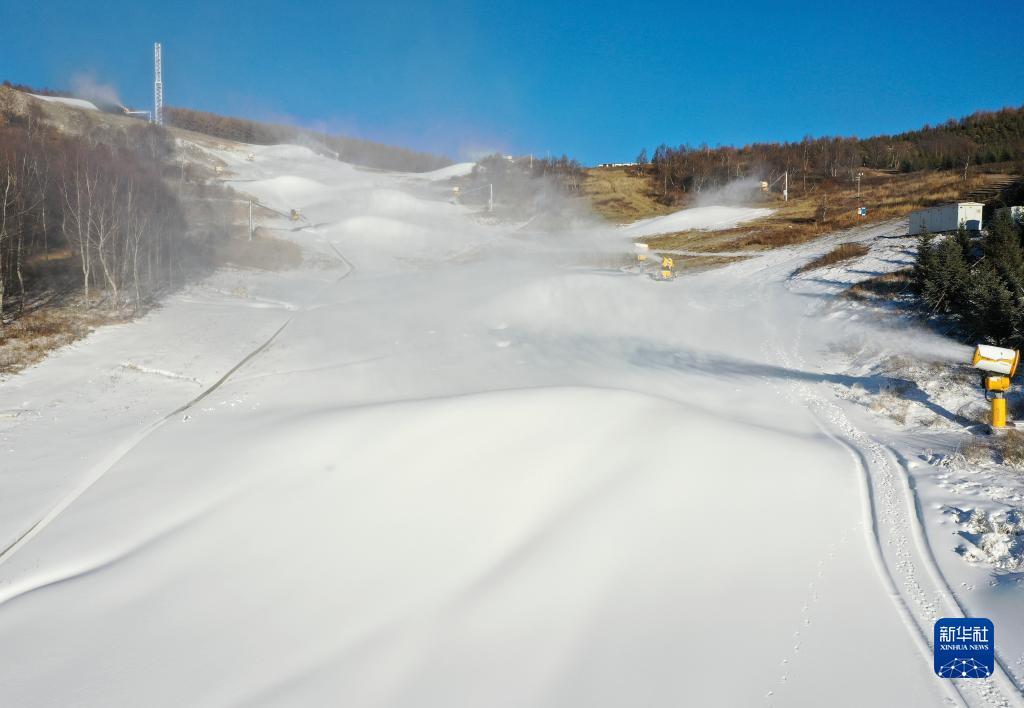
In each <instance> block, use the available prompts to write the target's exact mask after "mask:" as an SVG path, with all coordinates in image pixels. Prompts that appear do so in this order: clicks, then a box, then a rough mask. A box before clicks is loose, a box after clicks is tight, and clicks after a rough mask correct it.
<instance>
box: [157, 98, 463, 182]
mask: <svg viewBox="0 0 1024 708" xmlns="http://www.w3.org/2000/svg"><path fill="white" fill-rule="evenodd" d="M164 115H165V118H166V121H167V123H168V124H169V125H173V126H174V127H176V128H182V129H184V130H193V131H195V132H197V133H204V134H206V135H212V136H214V137H218V138H224V139H225V140H235V141H237V142H241V143H250V144H254V145H274V144H277V143H296V144H299V145H306V146H308V147H311V148H313V149H315V150H317V151H318V152H321V153H335V154H336V155H337V157H338V159H339V160H342V161H344V162H349V163H352V164H354V165H363V166H365V167H375V168H378V169H382V170H397V171H403V172H428V171H430V170H436V169H439V168H441V167H446V166H448V165H450V164H451V160H449V159H448V158H446V157H441V156H440V155H432V154H430V153H426V152H417V151H415V150H407V149H405V148H400V147H394V146H392V145H384V144H382V143H376V142H373V141H370V140H359V139H356V138H347V137H344V136H341V135H331V134H328V133H323V132H319V131H315V130H309V129H307V128H298V127H295V126H289V125H275V124H272V123H260V122H258V121H253V120H247V119H245V118H231V117H228V116H222V115H218V114H216V113H206V112H204V111H194V110H191V109H188V108H166V109H165V110H164Z"/></svg>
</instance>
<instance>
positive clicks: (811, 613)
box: [764, 524, 860, 706]
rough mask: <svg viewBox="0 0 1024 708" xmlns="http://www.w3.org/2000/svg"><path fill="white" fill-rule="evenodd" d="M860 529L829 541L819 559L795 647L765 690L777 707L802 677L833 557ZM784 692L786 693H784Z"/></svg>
mask: <svg viewBox="0 0 1024 708" xmlns="http://www.w3.org/2000/svg"><path fill="white" fill-rule="evenodd" d="M859 530H860V524H858V525H857V526H855V527H854V528H852V529H849V530H847V531H843V533H842V534H841V536H840V538H839V540H838V541H836V542H833V543H831V544H829V547H828V551H827V552H826V554H825V556H824V557H823V558H821V559H820V560H818V562H817V564H816V566H815V571H814V575H813V577H812V579H811V581H810V582H809V583H808V584H807V598H806V600H805V601H804V604H803V606H802V607H801V608H800V619H799V621H798V622H797V626H796V629H795V630H794V631H793V634H792V641H793V643H792V646H791V648H790V650H789V651H788V652H787V653H786V654H785V655H784V656H783V657H782V659H781V660H780V661H779V671H780V674H779V678H778V680H777V681H776V683H775V687H774V688H771V689H769V690H768V691H766V692H765V696H764V697H765V699H766V701H767V705H769V706H774V705H776V703H775V702H776V701H777V700H780V699H782V698H784V697H785V693H784V692H783V690H784V689H785V687H786V686H788V685H790V684H791V683H792V682H793V679H794V678H798V677H799V675H800V674H799V666H800V649H801V647H802V646H803V642H804V639H805V637H806V636H807V634H808V633H809V632H811V631H812V630H811V628H812V626H813V625H814V620H815V618H816V617H817V615H818V608H819V606H820V605H821V596H820V594H819V593H820V592H821V585H822V582H823V581H824V579H825V573H826V572H827V571H828V569H829V567H830V566H831V565H832V561H833V559H835V557H836V553H838V552H839V550H840V547H841V546H845V545H846V544H847V542H848V540H849V537H850V536H851V535H852V534H853V533H856V532H857V531H859ZM780 694H782V695H781V696H780Z"/></svg>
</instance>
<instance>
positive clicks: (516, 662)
mask: <svg viewBox="0 0 1024 708" xmlns="http://www.w3.org/2000/svg"><path fill="white" fill-rule="evenodd" d="M252 150H253V152H254V153H255V160H254V161H252V162H249V161H248V160H246V159H245V153H244V152H238V153H234V152H228V151H225V152H221V153H218V157H220V158H222V159H224V160H225V162H227V163H228V166H229V168H230V170H231V171H232V172H234V173H235V174H236V175H237V181H236V182H235V183H234V185H233V186H234V187H235V188H237V189H239V190H241V191H244V192H247V193H250V194H252V195H254V196H256V197H258V198H259V199H260V200H261V201H262V202H263V203H265V204H268V205H269V206H272V207H274V208H276V209H279V210H281V211H283V212H287V210H288V209H291V208H298V209H300V210H301V212H302V214H303V215H304V217H305V219H306V221H305V222H304V223H303V225H302V228H301V229H300V230H298V231H291V230H290V229H291V228H293V226H294V224H292V223H291V222H288V221H286V220H281V221H280V222H278V223H276V224H269V226H272V227H274V226H276V227H279V228H281V232H280V233H281V235H282V237H286V238H292V239H294V240H296V241H297V242H298V243H300V244H301V245H302V246H303V248H304V249H305V250H306V252H307V254H308V256H309V258H308V261H307V265H306V266H305V267H303V268H302V269H299V270H296V271H291V272H287V273H280V274H266V273H263V274H261V273H251V272H242V271H223V272H220V273H218V274H217V275H215V276H214V277H212V278H211V279H210V280H208V281H207V282H205V283H203V284H201V285H199V286H196V287H194V288H191V289H190V290H188V291H186V292H184V293H182V294H180V295H178V296H176V297H175V298H173V299H172V300H171V301H170V302H168V303H167V304H166V306H164V307H163V308H161V309H159V310H156V311H154V312H153V313H151V314H150V315H148V316H147V317H146V318H144V319H143V320H142V321H140V322H138V323H134V324H129V325H124V326H121V327H116V328H108V329H105V330H102V331H100V332H98V333H97V334H95V335H94V336H92V337H90V338H88V339H87V340H84V341H83V342H82V343H80V344H78V345H76V346H75V347H73V348H70V349H67V350H65V351H62V352H60V353H58V354H57V355H55V356H54V357H52V358H50V359H49V360H47V361H46V362H44V363H43V364H41V365H40V366H38V367H35V368H33V369H31V370H29V371H27V372H25V373H24V374H23V375H21V376H18V377H15V378H13V379H10V380H8V381H6V382H4V383H3V384H2V385H0V394H2V395H3V397H4V400H5V401H9V402H10V403H8V404H6V405H9V406H10V408H9V409H7V411H6V413H7V415H6V416H0V436H2V437H0V440H2V442H3V446H2V449H3V453H2V454H3V458H2V459H3V465H2V470H3V471H2V474H0V505H2V507H0V512H2V513H0V534H2V538H0V549H3V548H6V550H2V551H0V637H3V642H0V705H67V704H72V703H74V704H76V705H95V706H136V705H147V706H181V705H209V706H220V705H238V704H251V705H334V704H337V703H339V702H340V703H344V704H345V705H347V706H415V707H416V708H422V707H424V706H481V705H486V706H525V705H529V706H584V705H585V706H622V705H775V704H778V705H806V706H819V705H833V704H847V705H864V704H884V705H901V706H909V705H941V704H943V702H944V701H945V702H952V704H956V703H958V702H963V701H966V702H967V703H968V704H970V705H986V704H998V701H1000V700H1004V701H1017V700H1018V697H1017V696H1016V695H1015V693H1014V692H1013V690H1012V688H1011V689H1008V688H1007V686H1008V685H1009V684H1008V682H1007V681H1006V680H1004V679H1003V678H1000V679H999V681H995V682H994V681H984V682H975V683H974V685H973V686H966V685H962V684H964V683H965V682H949V681H940V680H938V679H937V678H935V677H934V676H933V675H932V673H931V666H930V656H929V654H928V647H927V642H928V639H927V638H926V637H925V636H924V635H925V630H924V628H923V623H926V621H927V617H928V616H929V615H928V613H929V612H932V613H935V612H940V613H943V614H948V613H956V612H957V611H958V610H957V608H956V605H955V603H954V602H952V601H951V599H950V596H949V592H948V588H946V589H944V586H943V580H942V576H940V575H934V574H933V569H932V567H931V566H929V565H926V563H925V561H926V558H925V556H926V554H927V547H926V546H921V545H919V544H920V541H921V539H920V538H918V537H917V536H915V535H914V534H913V532H912V529H910V528H909V527H908V526H907V516H906V515H907V514H908V513H911V512H912V505H911V506H907V499H909V498H912V497H903V496H900V495H899V491H900V489H902V488H901V487H900V486H899V485H900V484H901V482H900V481H899V479H900V478H898V477H897V476H896V475H898V474H899V469H900V468H899V467H898V466H894V467H891V468H886V467H884V464H885V460H886V459H887V458H886V457H885V455H886V453H885V452H884V450H882V451H881V452H879V455H881V457H877V458H876V457H873V456H872V455H874V454H875V453H874V452H873V451H874V448H873V447H872V446H871V445H872V444H873V439H872V438H871V435H870V434H869V433H866V432H864V431H863V430H862V429H861V428H858V427H857V426H856V425H855V424H854V423H852V422H850V420H849V419H846V422H845V423H844V422H843V420H844V419H843V418H842V417H841V416H840V415H838V414H834V411H833V409H832V408H829V406H832V405H838V404H836V403H835V400H836V399H835V396H834V395H833V394H832V392H831V387H832V386H833V385H834V384H835V383H836V381H835V380H833V379H831V378H829V376H827V375H826V373H825V368H824V367H825V366H826V365H831V360H830V359H827V358H826V357H825V354H824V352H827V351H828V345H829V343H830V342H832V341H834V340H835V339H837V338H838V337H840V336H843V337H845V336H847V335H848V333H849V332H850V331H851V326H850V324H849V322H847V321H843V322H842V323H841V325H840V326H838V327H837V326H835V325H833V324H832V321H831V320H830V319H829V318H827V317H823V316H822V315H823V313H824V314H827V311H823V310H822V308H823V307H825V306H827V301H826V299H825V298H824V297H807V296H806V295H807V293H804V292H801V291H800V290H799V289H794V287H793V286H792V283H791V281H790V279H789V275H790V274H791V273H792V271H793V269H794V267H795V266H796V265H797V264H799V263H801V262H803V261H804V260H806V259H807V258H809V257H811V256H813V255H815V254H816V253H820V252H821V251H822V250H825V249H827V248H829V247H831V245H832V243H831V242H829V241H826V242H824V243H821V244H812V245H809V246H804V247H800V248H794V249H789V250H786V251H777V252H771V253H768V254H764V255H760V256H758V257H757V258H752V259H750V260H747V261H744V262H742V263H738V264H736V265H734V266H731V267H729V268H724V269H720V270H716V271H713V272H707V273H703V274H699V275H696V276H692V277H685V278H680V279H677V280H675V281H672V282H655V281H652V280H649V279H646V278H644V277H640V276H637V275H635V274H631V273H626V272H619V271H613V270H612V271H609V270H588V269H583V268H580V267H579V266H578V262H575V261H573V260H572V258H571V256H573V255H575V254H577V253H578V252H579V250H580V249H581V248H582V247H583V246H584V245H585V244H587V243H591V242H592V243H594V244H595V245H598V244H599V245H601V247H602V248H604V247H605V245H606V244H607V243H608V241H609V240H610V239H617V240H619V241H620V242H621V244H622V252H623V253H626V252H628V251H629V249H630V240H631V238H632V237H633V236H635V235H636V234H635V233H629V232H628V230H627V233H623V232H622V231H618V230H615V229H606V228H604V227H598V226H594V227H592V228H589V229H584V230H582V231H581V232H579V233H572V234H555V235H551V234H542V233H532V232H530V231H529V229H528V228H525V229H524V228H513V227H506V226H501V225H498V226H495V225H488V224H484V223H480V222H478V221H477V220H475V219H474V218H473V215H472V214H471V213H470V212H469V211H468V210H467V209H466V208H464V207H461V206H456V205H452V204H448V203H446V202H443V201H430V200H426V199H422V198H418V197H416V196H414V195H412V194H409V193H408V192H406V191H404V190H403V184H405V183H406V182H405V177H404V176H402V175H390V174H384V173H372V172H366V171H360V170H355V169H353V168H351V167H349V166H347V165H344V164H341V163H338V162H335V161H331V160H327V159H323V158H320V157H318V156H316V155H315V154H313V153H312V152H311V151H309V150H306V149H304V148H297V147H287V146H277V147H267V148H260V147H256V148H252ZM694 211H699V210H694ZM711 213H714V214H715V216H714V217H713V218H710V217H708V216H707V215H709V214H711ZM723 214H724V212H721V211H716V212H701V213H700V214H690V215H688V216H687V215H686V214H685V213H683V214H679V215H673V216H675V217H676V221H674V222H673V224H675V225H673V226H672V230H677V229H678V228H708V227H713V226H716V225H720V224H721V223H722V222H723V221H729V220H730V219H731V220H732V221H731V223H736V222H737V221H738V220H739V219H741V218H746V216H748V215H745V214H740V215H737V214H736V213H735V212H734V211H730V214H731V216H728V218H726V217H725V216H723ZM664 218H668V217H664ZM750 218H753V217H752V216H751V217H750ZM687 220H688V221H687ZM683 222H686V223H690V224H700V226H693V225H691V226H685V227H679V226H678V223H683ZM659 228H661V227H659ZM886 228H888V229H889V231H886V230H885V229H884V228H883V229H882V230H880V231H878V232H864V233H863V234H861V235H860V236H858V237H860V238H864V239H868V238H871V237H872V236H876V235H879V234H889V235H891V232H893V231H896V230H898V228H899V227H898V226H889V227H886ZM652 233H653V232H652ZM560 249H564V252H560ZM567 262H572V265H573V266H574V267H572V268H567V267H565V265H564V264H565V263H567ZM818 295H821V293H818ZM863 331H864V332H866V333H867V334H865V336H871V334H870V333H871V332H872V331H873V330H872V329H871V327H870V326H867V325H865V328H864V330H863ZM841 412H842V411H841V410H840V413H841ZM55 441H59V443H60V444H54V442H55ZM851 453H852V454H851ZM873 465H874V466H873ZM885 473H888V474H889V475H890V477H889V478H887V479H888V480H889V488H888V489H889V490H890V491H892V494H893V496H891V497H887V498H886V500H887V501H888V503H889V504H890V506H889V507H887V508H886V511H887V512H888V513H889V516H885V517H882V519H883V521H884V522H885V523H886V524H889V525H888V526H886V527H885V529H884V530H883V531H884V533H885V534H886V535H884V537H881V538H880V537H879V536H878V533H879V532H878V529H877V528H876V523H877V520H878V518H879V517H877V516H876V515H875V513H874V512H873V511H872V509H873V503H874V497H873V496H872V495H873V494H874V493H876V492H875V491H874V490H873V488H872V484H873V480H874V479H875V477H873V475H882V474H885ZM901 514H902V516H901ZM889 541H891V544H892V545H891V547H890V548H889V549H888V550H887V547H886V542H889ZM901 573H902V575H901ZM908 573H909V575H908ZM1010 658H1011V659H1012V658H1014V657H1010ZM1014 670H1018V669H1016V668H1015V669H1014ZM979 686H980V687H979ZM990 699H991V701H993V703H987V701H989V700H990Z"/></svg>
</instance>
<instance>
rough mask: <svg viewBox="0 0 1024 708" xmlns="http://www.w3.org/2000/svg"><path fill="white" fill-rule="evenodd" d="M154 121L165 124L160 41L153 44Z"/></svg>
mask: <svg viewBox="0 0 1024 708" xmlns="http://www.w3.org/2000/svg"><path fill="white" fill-rule="evenodd" d="M153 122H154V123H156V124H157V125H163V124H164V77H163V66H162V61H161V59H160V42H156V43H154V44H153Z"/></svg>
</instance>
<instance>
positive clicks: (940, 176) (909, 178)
mask: <svg viewBox="0 0 1024 708" xmlns="http://www.w3.org/2000/svg"><path fill="white" fill-rule="evenodd" d="M864 172H865V177H864V179H863V180H862V183H861V196H860V197H859V198H858V196H857V189H856V186H855V185H854V184H852V183H849V184H848V183H845V182H831V183H822V184H819V185H817V186H816V187H815V188H814V189H808V191H807V192H806V193H801V191H800V190H801V185H798V184H794V185H793V189H792V191H791V194H790V199H789V201H788V202H783V201H781V199H779V198H778V195H775V194H773V195H770V196H766V197H765V199H766V202H767V203H766V204H761V205H758V206H770V207H771V208H773V209H775V213H774V214H772V215H771V216H769V217H767V218H765V219H759V220H758V221H754V222H751V223H749V224H744V225H743V226H738V227H735V228H732V229H723V230H721V231H681V232H678V233H674V234H665V235H662V236H657V237H655V238H651V239H647V243H648V244H649V245H650V246H651V248H652V249H675V250H690V251H726V250H729V251H742V250H750V251H760V250H765V249H770V248H778V247H780V246H790V245H793V244H799V243H805V242H807V241H811V240H813V239H815V238H817V237H818V236H821V235H822V234H826V233H832V232H835V231H842V230H844V229H850V228H853V227H855V226H862V225H865V224H869V223H874V222H877V221H884V220H886V219H893V218H897V217H902V216H906V215H907V214H908V213H910V212H911V211H914V210H915V209H920V208H922V207H927V206H934V205H936V204H943V203H946V202H950V201H955V200H957V199H963V198H964V197H966V196H967V195H969V194H970V193H972V192H974V191H976V190H978V189H982V188H984V187H986V186H988V185H990V184H994V183H997V182H1000V181H1002V180H1005V179H1006V174H1005V173H997V172H992V173H981V174H975V175H971V176H969V177H968V178H967V179H966V180H965V179H963V175H962V174H961V173H958V172H913V173H909V174H895V173H894V174H890V173H887V172H881V171H877V170H874V171H873V170H864ZM860 206H866V207H867V209H868V214H867V216H866V217H862V216H860V215H858V213H857V208H858V207H860ZM650 215H652V214H647V216H650Z"/></svg>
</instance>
